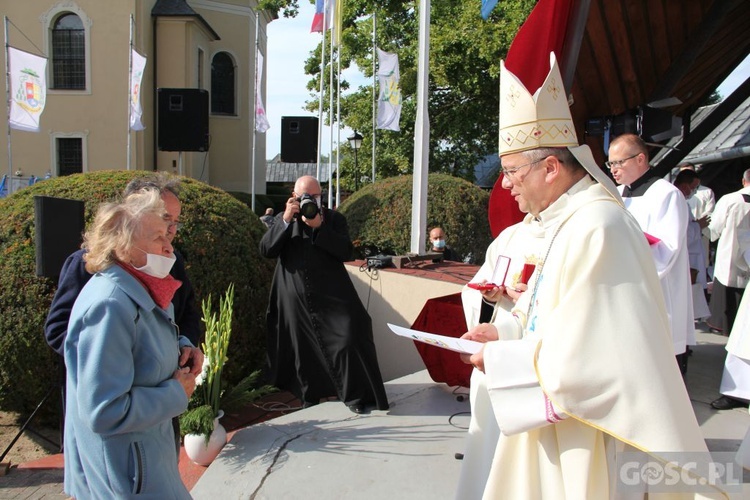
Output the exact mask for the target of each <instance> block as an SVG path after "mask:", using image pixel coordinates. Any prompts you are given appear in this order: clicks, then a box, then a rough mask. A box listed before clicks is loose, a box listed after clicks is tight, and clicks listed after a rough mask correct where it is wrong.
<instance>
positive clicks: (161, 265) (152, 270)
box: [133, 247, 177, 279]
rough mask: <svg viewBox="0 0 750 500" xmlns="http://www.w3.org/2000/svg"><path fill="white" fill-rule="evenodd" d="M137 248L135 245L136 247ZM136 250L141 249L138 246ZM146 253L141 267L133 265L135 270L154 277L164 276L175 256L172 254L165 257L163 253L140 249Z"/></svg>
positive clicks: (170, 267)
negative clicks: (144, 263) (144, 262)
mask: <svg viewBox="0 0 750 500" xmlns="http://www.w3.org/2000/svg"><path fill="white" fill-rule="evenodd" d="M136 248H137V247H136ZM138 250H141V249H140V248H138ZM141 251H142V252H144V253H145V254H146V265H145V266H141V267H135V266H133V267H135V269H136V270H137V271H141V272H142V273H146V274H148V275H149V276H153V277H154V278H160V279H161V278H166V277H167V275H168V274H169V271H171V270H172V266H173V265H174V263H175V261H176V260H177V257H175V256H174V254H172V256H171V257H165V256H164V255H157V254H155V253H148V252H146V251H145V250H141Z"/></svg>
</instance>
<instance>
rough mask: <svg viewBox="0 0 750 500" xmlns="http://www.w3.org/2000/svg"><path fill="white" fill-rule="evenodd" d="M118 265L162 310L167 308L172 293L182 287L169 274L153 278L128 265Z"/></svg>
mask: <svg viewBox="0 0 750 500" xmlns="http://www.w3.org/2000/svg"><path fill="white" fill-rule="evenodd" d="M118 264H120V267H122V268H123V269H125V270H126V271H127V272H129V273H130V274H131V275H132V276H133V277H134V278H135V279H137V280H138V281H140V282H141V284H142V285H143V287H144V288H145V289H146V290H148V294H149V295H150V296H151V298H152V299H154V302H156V305H158V306H159V307H161V308H162V309H166V308H167V307H168V306H169V303H170V302H172V297H174V293H175V292H176V291H177V289H178V288H180V287H181V286H182V281H180V280H178V279H175V278H174V277H173V276H172V275H171V274H167V276H166V277H164V278H155V277H153V276H151V275H150V274H146V273H144V272H143V271H139V270H138V269H136V268H134V267H133V266H131V265H130V264H125V263H124V262H118Z"/></svg>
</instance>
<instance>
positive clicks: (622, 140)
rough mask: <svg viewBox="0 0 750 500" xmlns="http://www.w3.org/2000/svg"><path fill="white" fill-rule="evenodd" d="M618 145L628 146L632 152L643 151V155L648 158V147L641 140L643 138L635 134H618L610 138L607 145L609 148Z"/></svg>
mask: <svg viewBox="0 0 750 500" xmlns="http://www.w3.org/2000/svg"><path fill="white" fill-rule="evenodd" d="M618 145H619V146H620V147H624V148H628V149H629V150H631V151H632V152H633V153H643V154H644V155H645V157H646V158H648V147H647V146H646V143H645V142H643V139H641V138H640V137H639V136H637V135H635V134H622V135H618V136H617V137H615V138H614V139H612V142H611V143H610V145H609V147H610V149H611V148H613V147H615V146H618Z"/></svg>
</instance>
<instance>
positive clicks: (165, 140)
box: [156, 88, 209, 175]
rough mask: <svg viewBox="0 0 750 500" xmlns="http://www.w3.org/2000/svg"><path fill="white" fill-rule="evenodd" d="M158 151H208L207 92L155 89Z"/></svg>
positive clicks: (180, 161)
mask: <svg viewBox="0 0 750 500" xmlns="http://www.w3.org/2000/svg"><path fill="white" fill-rule="evenodd" d="M156 94H157V101H158V102H157V108H158V115H157V134H156V135H157V148H158V149H159V151H178V152H179V164H180V165H179V173H180V175H183V172H182V152H183V151H204V152H205V151H208V146H209V131H208V91H207V90H204V89H171V88H160V89H156Z"/></svg>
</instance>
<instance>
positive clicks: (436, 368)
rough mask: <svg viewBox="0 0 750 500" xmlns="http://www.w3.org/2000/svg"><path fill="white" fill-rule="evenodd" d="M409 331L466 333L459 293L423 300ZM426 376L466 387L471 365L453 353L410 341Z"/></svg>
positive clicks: (446, 333) (437, 380)
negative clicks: (424, 368)
mask: <svg viewBox="0 0 750 500" xmlns="http://www.w3.org/2000/svg"><path fill="white" fill-rule="evenodd" d="M411 327H412V329H413V330H419V331H422V332H427V333H437V334H439V335H446V336H448V337H460V336H461V335H463V334H464V333H466V320H465V319H464V310H463V306H462V305H461V294H460V293H455V294H453V295H446V296H444V297H436V298H434V299H429V300H428V301H427V302H425V305H424V307H422V311H421V312H420V313H419V316H417V319H416V320H414V324H413V325H412V326H411ZM414 345H415V346H416V348H417V351H418V352H419V355H420V356H421V357H422V361H424V364H425V367H426V368H427V371H428V372H429V374H430V377H431V378H432V380H434V381H435V382H445V383H446V384H448V385H450V386H456V385H459V386H462V387H469V380H470V379H471V370H472V369H473V367H472V366H471V365H467V364H466V363H464V362H463V361H461V357H460V355H459V354H458V353H457V352H453V351H449V350H447V349H441V348H440V347H435V346H431V345H429V344H425V343H424V342H417V341H414Z"/></svg>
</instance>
